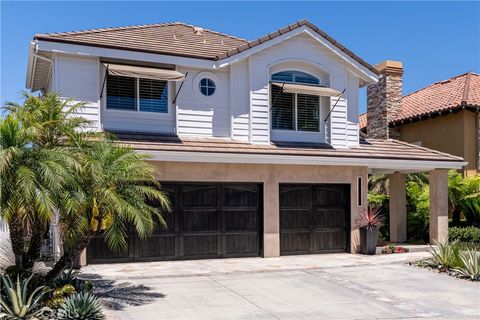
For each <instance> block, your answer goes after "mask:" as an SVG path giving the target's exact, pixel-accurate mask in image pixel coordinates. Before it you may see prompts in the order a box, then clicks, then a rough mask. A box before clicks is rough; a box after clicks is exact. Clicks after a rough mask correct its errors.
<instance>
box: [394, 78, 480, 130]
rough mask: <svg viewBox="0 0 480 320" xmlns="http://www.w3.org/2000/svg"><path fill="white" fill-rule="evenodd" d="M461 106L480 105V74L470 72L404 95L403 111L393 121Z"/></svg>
mask: <svg viewBox="0 0 480 320" xmlns="http://www.w3.org/2000/svg"><path fill="white" fill-rule="evenodd" d="M461 106H465V107H466V106H473V107H480V75H479V74H476V73H473V72H468V73H465V74H462V75H459V76H456V77H453V78H450V79H447V80H444V81H439V82H435V83H433V84H431V85H429V86H428V87H425V88H423V89H420V90H418V91H415V92H412V93H410V94H408V95H406V96H404V97H403V100H402V112H401V113H400V115H399V116H398V117H397V118H396V119H395V120H394V121H392V122H398V121H401V120H406V119H412V118H418V117H421V116H425V115H429V114H432V113H437V112H439V111H449V110H451V109H455V108H458V107H461Z"/></svg>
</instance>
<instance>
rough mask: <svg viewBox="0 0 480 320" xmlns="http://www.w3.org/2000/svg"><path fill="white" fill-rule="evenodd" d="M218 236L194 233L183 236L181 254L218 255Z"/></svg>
mask: <svg viewBox="0 0 480 320" xmlns="http://www.w3.org/2000/svg"><path fill="white" fill-rule="evenodd" d="M219 241H220V239H219V236H218V235H216V234H212V235H198V236H197V235H195V236H184V237H183V244H184V246H183V254H184V256H185V257H189V256H191V257H202V256H205V257H214V256H217V255H219V253H220V248H219Z"/></svg>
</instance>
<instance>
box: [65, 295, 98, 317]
mask: <svg viewBox="0 0 480 320" xmlns="http://www.w3.org/2000/svg"><path fill="white" fill-rule="evenodd" d="M57 319H60V320H69V319H72V320H84V319H85V320H87V319H88V320H99V319H103V315H102V306H101V304H100V301H99V300H98V299H97V298H96V297H95V296H94V295H93V294H92V293H90V292H81V293H75V294H73V295H71V296H69V297H68V298H66V299H65V301H64V302H63V303H62V304H61V305H60V309H59V310H58V316H57Z"/></svg>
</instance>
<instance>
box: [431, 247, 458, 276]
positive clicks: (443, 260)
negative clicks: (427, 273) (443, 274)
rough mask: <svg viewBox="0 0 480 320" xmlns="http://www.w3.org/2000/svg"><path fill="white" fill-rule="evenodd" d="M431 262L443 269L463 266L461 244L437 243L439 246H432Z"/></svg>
mask: <svg viewBox="0 0 480 320" xmlns="http://www.w3.org/2000/svg"><path fill="white" fill-rule="evenodd" d="M431 249H432V250H431V251H430V253H431V254H432V258H431V264H432V265H434V266H437V267H439V268H443V269H453V268H458V267H462V266H463V264H462V261H461V259H460V256H459V255H460V246H459V243H458V242H452V243H448V242H447V243H437V248H433V247H431Z"/></svg>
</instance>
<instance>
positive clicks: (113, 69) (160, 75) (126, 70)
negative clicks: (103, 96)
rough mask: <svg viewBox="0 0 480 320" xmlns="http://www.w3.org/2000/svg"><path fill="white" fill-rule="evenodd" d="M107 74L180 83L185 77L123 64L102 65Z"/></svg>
mask: <svg viewBox="0 0 480 320" xmlns="http://www.w3.org/2000/svg"><path fill="white" fill-rule="evenodd" d="M104 66H105V67H106V68H108V74H110V75H113V76H123V77H135V78H147V79H155V80H163V81H181V80H183V79H185V75H184V74H183V73H180V72H178V71H175V70H168V69H159V68H149V67H137V66H128V65H123V64H113V63H104Z"/></svg>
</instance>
